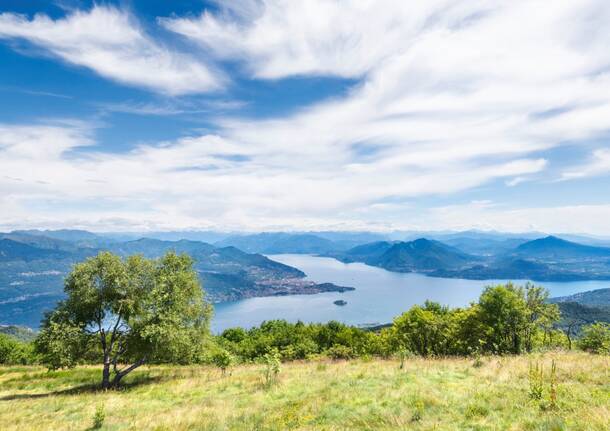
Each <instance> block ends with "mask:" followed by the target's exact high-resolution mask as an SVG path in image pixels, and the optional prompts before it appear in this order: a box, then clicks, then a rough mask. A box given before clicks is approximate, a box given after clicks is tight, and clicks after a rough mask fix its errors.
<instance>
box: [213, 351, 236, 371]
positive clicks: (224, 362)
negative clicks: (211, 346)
mask: <svg viewBox="0 0 610 431" xmlns="http://www.w3.org/2000/svg"><path fill="white" fill-rule="evenodd" d="M212 363H213V364H214V365H216V366H217V367H218V368H220V371H221V372H222V374H223V375H225V373H226V372H227V369H229V368H230V367H231V366H232V365H233V364H234V363H235V358H234V357H233V355H232V354H231V353H229V352H227V351H226V350H224V349H223V350H219V351H218V352H216V353H214V354H213V355H212Z"/></svg>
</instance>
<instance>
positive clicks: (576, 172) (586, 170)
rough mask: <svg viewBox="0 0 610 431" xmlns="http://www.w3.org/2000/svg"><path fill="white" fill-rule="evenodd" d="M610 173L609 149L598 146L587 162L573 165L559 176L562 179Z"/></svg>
mask: <svg viewBox="0 0 610 431" xmlns="http://www.w3.org/2000/svg"><path fill="white" fill-rule="evenodd" d="M605 174H610V149H608V148H600V149H598V150H595V151H594V152H593V155H592V157H591V160H590V161H589V163H586V164H584V165H580V166H576V167H573V168H572V169H571V170H569V171H567V172H564V173H563V174H562V176H561V178H562V179H564V180H572V179H576V178H585V177H593V176H597V175H605Z"/></svg>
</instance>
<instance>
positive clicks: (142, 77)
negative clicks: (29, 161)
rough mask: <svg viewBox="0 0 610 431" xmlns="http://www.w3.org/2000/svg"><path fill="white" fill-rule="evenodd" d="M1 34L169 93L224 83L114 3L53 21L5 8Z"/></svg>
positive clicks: (118, 78)
mask: <svg viewBox="0 0 610 431" xmlns="http://www.w3.org/2000/svg"><path fill="white" fill-rule="evenodd" d="M0 38H5V39H6V38H9V39H15V38H18V39H25V40H27V41H29V42H31V43H32V44H34V45H37V46H39V47H41V48H43V49H45V50H47V51H48V52H49V53H51V54H53V55H55V56H57V57H59V58H61V59H62V60H64V61H66V62H68V63H71V64H75V65H78V66H83V67H86V68H89V69H91V70H93V71H95V72H96V73H98V74H100V75H101V76H104V77H106V78H110V79H112V80H116V81H118V82H121V83H124V84H128V85H133V86H136V87H143V88H147V89H150V90H153V91H157V92H161V93H165V94H169V95H180V94H188V93H202V92H208V91H213V90H218V89H219V88H220V87H221V86H222V85H223V78H222V77H221V76H220V75H219V74H218V73H217V72H215V71H214V70H212V69H211V68H210V67H209V66H208V65H206V64H205V63H204V62H202V61H200V60H199V59H197V58H195V57H194V56H192V55H190V54H185V53H180V52H176V51H175V50H172V49H171V48H168V47H165V46H163V45H162V44H161V43H159V42H158V41H155V40H153V39H152V38H151V37H149V36H148V35H147V34H146V33H145V32H144V31H143V30H142V29H141V28H140V26H139V25H138V23H137V22H136V19H135V18H133V17H132V16H130V15H129V14H127V13H126V12H124V11H121V10H119V9H116V8H113V7H105V6H95V7H93V8H92V9H91V10H90V11H75V12H73V13H72V14H70V15H68V16H67V17H65V18H62V19H57V20H52V19H50V18H49V17H47V16H45V15H36V16H35V17H34V18H33V19H31V20H28V19H27V18H26V17H24V16H22V15H17V14H13V13H3V14H0Z"/></svg>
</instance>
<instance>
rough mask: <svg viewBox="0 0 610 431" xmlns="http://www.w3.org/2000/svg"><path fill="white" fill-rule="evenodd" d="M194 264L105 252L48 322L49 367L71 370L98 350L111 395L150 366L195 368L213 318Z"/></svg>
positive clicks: (43, 345)
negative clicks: (192, 365) (193, 362)
mask: <svg viewBox="0 0 610 431" xmlns="http://www.w3.org/2000/svg"><path fill="white" fill-rule="evenodd" d="M192 264H193V262H192V259H191V258H190V257H189V256H187V255H176V254H175V253H173V252H169V253H167V254H166V255H165V256H163V257H162V258H160V259H158V260H150V259H145V258H144V257H142V256H139V255H138V256H131V257H128V258H127V259H125V260H122V259H121V258H120V257H118V256H116V255H113V254H112V253H108V252H102V253H100V254H99V255H97V256H96V257H93V258H90V259H87V260H86V261H84V262H82V263H79V264H77V265H75V267H74V269H73V270H72V272H71V273H70V274H69V275H68V277H67V278H66V282H65V287H64V291H65V293H66V295H67V299H66V300H65V301H62V302H60V303H59V304H58V306H57V308H56V309H55V310H54V311H53V312H52V313H50V314H49V315H48V316H47V317H46V318H45V320H44V321H43V323H42V329H41V331H40V335H39V337H38V338H37V340H36V347H37V350H38V351H39V352H40V353H41V355H42V360H43V363H45V364H47V365H48V366H49V368H52V369H54V368H61V367H72V366H74V365H76V364H77V363H78V362H79V361H82V360H83V359H84V358H85V357H86V355H87V352H89V351H91V349H92V348H93V347H94V346H95V347H96V348H98V349H99V351H100V355H101V358H99V359H100V360H101V362H102V364H103V371H102V387H103V388H110V387H116V386H118V385H119V383H120V381H121V379H122V378H123V377H125V376H126V375H127V374H128V373H130V372H131V371H133V370H134V369H136V368H137V367H139V366H141V365H143V364H145V363H150V362H173V363H186V362H190V361H191V360H192V359H193V358H194V357H196V355H197V353H198V352H197V351H196V350H197V349H198V348H199V346H202V345H203V343H202V341H203V340H204V337H205V336H206V335H207V333H208V323H209V318H210V315H211V307H210V305H209V304H207V303H206V302H205V301H204V295H203V290H202V289H201V285H200V283H199V280H198V278H197V274H196V272H195V271H194V270H193V268H192ZM121 365H122V366H123V368H120V366H121ZM111 376H112V380H111Z"/></svg>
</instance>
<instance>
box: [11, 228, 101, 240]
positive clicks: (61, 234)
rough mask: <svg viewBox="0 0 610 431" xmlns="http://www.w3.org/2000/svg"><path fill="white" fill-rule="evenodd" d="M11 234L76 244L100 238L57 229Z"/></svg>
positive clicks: (71, 230) (81, 231) (32, 230)
mask: <svg viewBox="0 0 610 431" xmlns="http://www.w3.org/2000/svg"><path fill="white" fill-rule="evenodd" d="M13 233H25V234H29V235H40V236H46V237H48V238H54V239H59V240H62V241H70V242H78V241H90V240H95V239H99V238H100V237H99V236H98V235H96V234H94V233H92V232H89V231H86V230H78V229H58V230H38V229H30V230H17V231H13Z"/></svg>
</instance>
